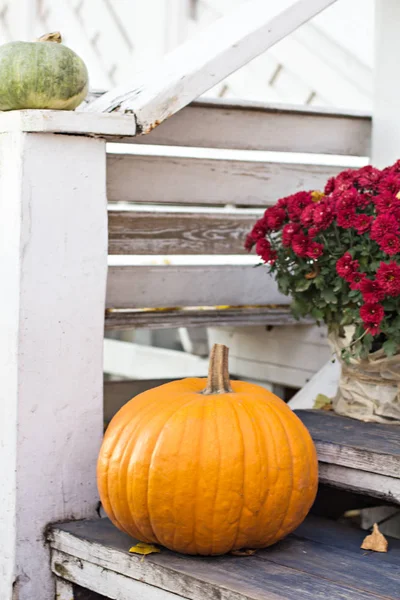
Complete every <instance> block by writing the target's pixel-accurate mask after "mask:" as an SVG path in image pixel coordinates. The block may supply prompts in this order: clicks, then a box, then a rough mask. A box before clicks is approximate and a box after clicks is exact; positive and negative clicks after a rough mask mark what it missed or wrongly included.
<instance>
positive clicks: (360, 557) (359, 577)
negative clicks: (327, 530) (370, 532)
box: [257, 530, 400, 598]
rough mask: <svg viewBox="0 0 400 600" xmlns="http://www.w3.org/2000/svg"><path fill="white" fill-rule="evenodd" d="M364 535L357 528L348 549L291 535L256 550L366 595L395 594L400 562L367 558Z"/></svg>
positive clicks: (399, 583) (264, 556)
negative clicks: (362, 544)
mask: <svg viewBox="0 0 400 600" xmlns="http://www.w3.org/2000/svg"><path fill="white" fill-rule="evenodd" d="M337 535H338V534H337ZM365 535H366V532H365V531H361V530H360V531H358V532H357V536H355V538H356V539H355V540H354V542H353V543H352V544H349V546H348V547H347V548H346V549H344V548H335V547H332V546H328V545H327V544H326V542H323V543H322V544H321V543H317V542H312V541H309V540H305V539H299V538H297V537H296V536H290V537H288V538H286V539H285V540H283V541H282V542H280V543H279V544H277V545H276V546H273V547H271V548H269V549H267V550H263V551H262V552H259V553H257V557H258V558H259V559H261V560H268V561H271V562H273V563H276V564H279V565H282V566H285V567H290V568H292V569H298V570H300V571H305V572H306V573H309V574H310V575H315V576H316V577H321V578H323V579H325V580H327V581H333V582H336V583H340V584H342V585H347V586H349V587H351V588H355V589H357V590H363V591H364V592H365V594H366V595H367V598H368V595H369V594H370V593H372V594H376V595H377V596H384V597H389V598H396V597H397V596H398V593H399V589H400V565H399V564H394V563H393V562H384V563H383V562H382V561H380V560H379V559H378V560H375V557H370V558H369V559H368V557H366V556H365V552H364V551H363V550H361V549H360V546H361V543H362V540H363V539H364V537H365Z"/></svg>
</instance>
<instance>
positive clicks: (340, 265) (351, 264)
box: [336, 252, 359, 281]
mask: <svg viewBox="0 0 400 600" xmlns="http://www.w3.org/2000/svg"><path fill="white" fill-rule="evenodd" d="M358 267H359V264H358V260H353V258H352V256H351V254H350V252H346V253H345V254H343V256H342V257H341V258H339V260H338V261H337V262H336V272H337V274H338V275H339V277H342V278H343V279H345V280H346V281H350V277H351V276H352V275H353V274H354V273H356V272H357V271H358Z"/></svg>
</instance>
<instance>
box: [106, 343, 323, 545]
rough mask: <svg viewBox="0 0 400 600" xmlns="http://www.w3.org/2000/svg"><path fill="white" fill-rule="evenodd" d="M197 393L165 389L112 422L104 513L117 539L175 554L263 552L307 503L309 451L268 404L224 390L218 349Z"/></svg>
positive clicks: (250, 393)
mask: <svg viewBox="0 0 400 600" xmlns="http://www.w3.org/2000/svg"><path fill="white" fill-rule="evenodd" d="M204 384H205V380H204V379H183V380H181V381H174V382H172V383H167V384H165V385H162V386H160V387H157V388H154V389H151V390H148V391H147V392H144V393H142V394H140V395H139V396H136V397H135V398H133V399H132V400H131V401H130V402H128V404H126V405H125V406H124V407H123V408H122V409H121V410H120V411H119V412H118V413H117V414H116V415H115V417H114V418H113V420H112V421H111V423H110V425H109V427H108V429H107V431H106V434H105V438H104V442H103V445H102V448H101V451H100V456H99V461H98V472H97V473H98V486H99V491H100V497H101V501H102V504H103V507H104V509H105V511H106V513H107V514H108V516H109V517H110V519H111V520H112V522H113V523H114V524H115V525H116V526H117V527H118V528H119V529H121V530H122V531H125V532H126V533H128V534H130V535H131V536H132V537H134V538H137V539H138V540H141V541H143V542H148V543H156V544H161V545H163V546H166V547H167V548H170V549H171V550H175V551H177V552H182V553H185V554H203V555H211V554H224V553H226V552H229V551H231V550H236V549H240V548H265V547H266V546H270V545H271V544H274V543H275V542H277V541H278V540H280V539H281V538H283V537H284V536H286V535H287V534H288V533H290V532H291V531H293V530H294V529H295V528H296V527H297V526H298V525H299V524H300V523H301V522H302V521H303V519H304V518H305V516H306V515H307V513H308V511H309V509H310V507H311V505H312V503H313V501H314V498H315V494H316V490H317V479H318V472H317V471H318V468H317V457H316V452H315V448H314V444H313V442H312V440H311V437H310V435H309V433H308V431H307V429H306V428H305V427H304V425H303V424H302V423H301V421H300V420H299V419H298V417H296V415H295V414H294V413H293V412H292V411H291V410H290V408H288V406H287V405H286V404H285V403H284V402H282V400H280V399H279V398H278V397H277V396H275V395H274V394H272V393H271V392H269V391H267V390H266V389H264V388H262V387H259V386H257V385H254V384H251V383H245V382H243V381H232V382H230V381H229V373H228V348H227V347H226V346H222V345H219V344H216V345H215V346H214V348H213V350H212V353H211V360H210V369H209V375H208V382H207V385H206V387H204Z"/></svg>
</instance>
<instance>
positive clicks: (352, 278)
mask: <svg viewBox="0 0 400 600" xmlns="http://www.w3.org/2000/svg"><path fill="white" fill-rule="evenodd" d="M365 277H366V275H365V273H360V272H358V271H356V272H355V273H351V274H350V275H349V277H348V282H349V284H350V289H352V290H359V289H360V287H361V284H362V282H363V281H364V279H365Z"/></svg>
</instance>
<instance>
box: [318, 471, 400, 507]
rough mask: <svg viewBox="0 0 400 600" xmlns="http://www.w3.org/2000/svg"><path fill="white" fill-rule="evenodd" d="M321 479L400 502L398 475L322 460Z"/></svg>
mask: <svg viewBox="0 0 400 600" xmlns="http://www.w3.org/2000/svg"><path fill="white" fill-rule="evenodd" d="M319 480H320V482H321V483H326V484H327V485H331V486H334V487H337V488H340V489H343V490H347V491H350V492H356V493H358V494H362V495H363V496H369V497H372V498H379V499H380V500H383V501H384V502H390V504H400V479H398V478H396V477H389V476H388V475H380V474H379V473H369V472H368V471H362V470H361V469H352V468H351V467H342V466H341V465H333V464H329V463H324V462H320V463H319Z"/></svg>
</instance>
